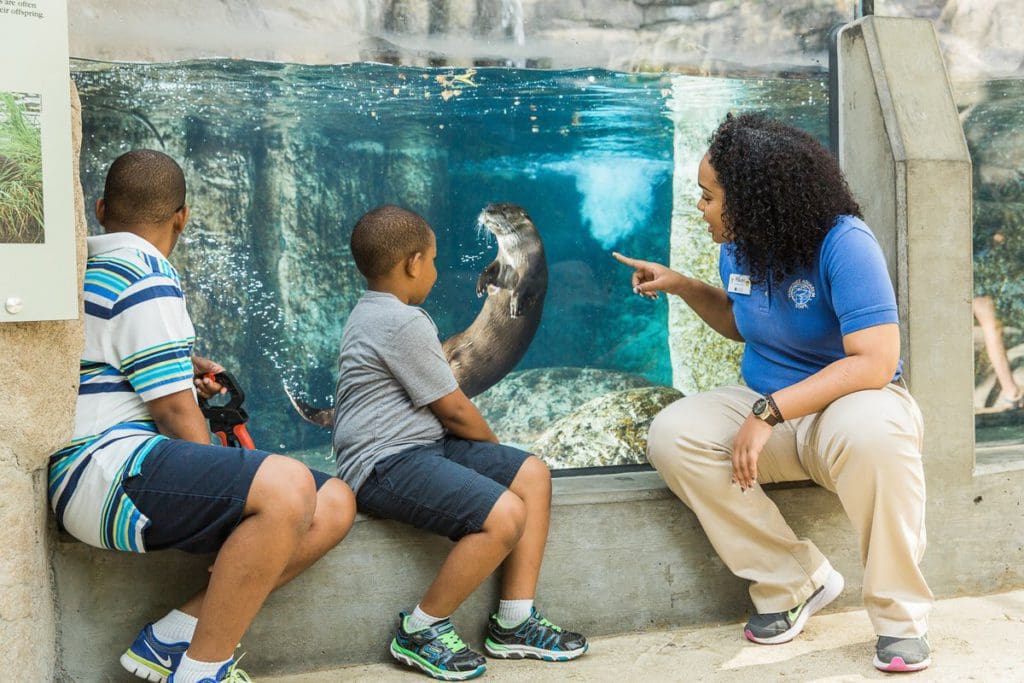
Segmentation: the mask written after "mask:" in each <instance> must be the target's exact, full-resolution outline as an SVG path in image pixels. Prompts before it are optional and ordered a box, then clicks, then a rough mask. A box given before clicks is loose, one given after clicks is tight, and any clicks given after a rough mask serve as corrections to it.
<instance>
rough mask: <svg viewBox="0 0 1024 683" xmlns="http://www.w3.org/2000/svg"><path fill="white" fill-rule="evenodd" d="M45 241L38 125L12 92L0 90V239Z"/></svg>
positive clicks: (2, 241) (40, 148) (22, 241)
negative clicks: (28, 115) (34, 123)
mask: <svg viewBox="0 0 1024 683" xmlns="http://www.w3.org/2000/svg"><path fill="white" fill-rule="evenodd" d="M42 241H43V158H42V145H41V140H40V134H39V128H38V127H37V126H35V125H33V124H32V123H31V122H30V121H29V120H28V118H27V117H26V115H25V110H24V107H23V106H22V105H21V104H19V103H18V101H17V100H16V99H15V98H14V96H13V95H11V94H10V93H0V243H12V242H16V243H40V242H42Z"/></svg>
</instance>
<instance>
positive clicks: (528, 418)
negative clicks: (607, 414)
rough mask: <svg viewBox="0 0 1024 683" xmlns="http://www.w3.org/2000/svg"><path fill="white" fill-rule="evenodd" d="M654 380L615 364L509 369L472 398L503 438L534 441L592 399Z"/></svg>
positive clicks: (505, 439)
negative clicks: (608, 366) (610, 367)
mask: <svg viewBox="0 0 1024 683" xmlns="http://www.w3.org/2000/svg"><path fill="white" fill-rule="evenodd" d="M649 386H650V382H648V381H647V380H645V379H644V378H643V377H639V376H637V375H630V374H628V373H624V372H614V371H612V370H599V369H596V368H568V367H563V368H536V369H533V370H522V371H519V372H513V373H510V374H509V375H508V376H507V377H505V379H503V380H502V381H501V382H499V383H498V384H496V385H495V386H493V387H491V388H490V389H488V390H487V391H485V392H484V393H482V394H480V395H479V396H477V397H476V398H475V399H473V402H474V403H475V404H476V405H477V407H478V408H479V409H480V412H481V414H483V416H484V419H486V420H487V422H488V424H490V425H491V428H492V429H494V431H495V433H496V434H497V435H498V438H499V439H501V440H502V441H503V442H507V443H515V444H520V445H522V446H529V445H530V444H532V443H533V442H534V441H535V440H536V439H537V438H538V437H539V436H540V435H541V434H542V433H543V432H544V431H545V430H546V429H548V428H549V427H550V426H551V425H552V424H554V423H555V422H556V421H558V420H559V419H561V418H563V417H566V416H568V415H569V414H570V413H572V412H573V411H575V410H577V409H578V408H579V407H580V406H582V405H583V404H584V403H586V402H587V401H590V400H592V399H594V398H598V397H600V396H604V395H605V394H608V393H610V392H618V391H622V390H624V389H635V388H639V387H649Z"/></svg>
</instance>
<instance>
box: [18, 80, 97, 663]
mask: <svg viewBox="0 0 1024 683" xmlns="http://www.w3.org/2000/svg"><path fill="white" fill-rule="evenodd" d="M81 113H82V111H81V105H80V104H79V101H78V93H77V92H76V91H75V89H74V85H72V86H71V115H72V131H73V133H72V135H73V140H71V141H69V142H71V144H72V150H73V153H74V188H75V205H76V207H77V211H76V219H75V226H74V229H75V231H76V235H77V242H78V256H79V258H78V261H79V263H80V264H81V263H82V262H83V261H84V259H85V231H86V228H85V214H84V211H83V205H82V188H81V184H80V183H79V182H78V154H79V151H80V150H81V143H82V133H81V131H82V119H81ZM53 229H58V228H53ZM68 229H70V226H68ZM0 248H2V247H0ZM78 279H79V290H81V279H82V267H81V266H79V272H78ZM79 301H81V298H79ZM79 305H81V303H80V304H79ZM82 343H83V338H82V319H81V315H79V319H78V320H72V321H58V322H30V323H6V324H3V325H0V491H2V492H3V495H0V642H2V643H3V644H4V648H3V655H2V656H0V681H51V680H54V678H55V676H54V671H55V666H56V618H55V603H54V589H53V580H52V578H51V571H50V557H51V540H52V538H51V536H52V533H51V526H50V525H49V524H48V519H49V518H48V506H47V502H46V461H47V456H48V455H49V454H50V453H52V452H53V451H54V450H56V449H57V448H59V447H60V446H61V445H63V444H64V443H65V442H67V440H68V439H69V438H70V436H71V429H72V423H73V419H74V410H75V398H76V396H77V392H78V359H79V357H80V356H81V352H82Z"/></svg>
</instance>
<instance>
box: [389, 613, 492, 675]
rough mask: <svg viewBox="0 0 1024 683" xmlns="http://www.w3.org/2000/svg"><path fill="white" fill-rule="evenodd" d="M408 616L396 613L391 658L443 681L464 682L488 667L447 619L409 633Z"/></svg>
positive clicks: (481, 656)
mask: <svg viewBox="0 0 1024 683" xmlns="http://www.w3.org/2000/svg"><path fill="white" fill-rule="evenodd" d="M408 617H409V615H408V613H406V612H402V613H401V614H399V615H398V629H397V631H396V632H395V637H394V639H392V641H391V648H390V649H391V656H392V657H394V658H395V659H397V660H398V661H400V662H402V663H403V664H408V665H409V666H411V667H414V668H416V669H419V670H420V671H422V672H423V673H425V674H427V675H428V676H431V677H432V678H438V679H440V680H442V681H465V680H467V679H470V678H476V677H477V676H479V675H480V674H482V673H483V672H484V671H486V670H487V666H486V660H485V659H484V658H483V655H481V654H480V653H478V652H474V651H473V650H470V649H469V647H468V646H467V645H466V644H465V643H464V642H462V638H459V634H458V633H456V632H455V627H454V626H452V622H451V620H450V619H442V620H441V621H439V622H437V623H435V624H433V625H432V626H428V627H427V628H425V629H422V630H420V631H413V632H412V633H410V632H408V631H406V630H405V623H406V622H405V620H406V619H407V618H408Z"/></svg>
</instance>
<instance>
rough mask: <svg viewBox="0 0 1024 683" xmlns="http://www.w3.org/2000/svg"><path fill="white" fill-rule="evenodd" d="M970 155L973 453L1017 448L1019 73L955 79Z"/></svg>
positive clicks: (1023, 369)
mask: <svg viewBox="0 0 1024 683" xmlns="http://www.w3.org/2000/svg"><path fill="white" fill-rule="evenodd" d="M956 90H957V98H958V100H959V102H960V104H961V109H962V113H961V118H962V119H963V122H964V133H965V135H966V137H967V144H968V146H969V148H970V151H971V158H972V161H973V163H974V312H975V330H974V332H975V334H974V338H975V391H974V407H975V436H976V440H977V443H978V447H979V450H978V460H979V462H983V461H985V460H987V459H993V458H995V459H999V458H1001V457H1003V456H1005V455H1008V454H1011V453H1012V454H1015V457H1018V458H1019V457H1020V456H1022V455H1024V410H1022V406H1024V400H1022V399H1021V395H1022V393H1024V391H1022V390H1024V79H1020V78H1018V79H999V80H988V81H978V82H963V83H957V84H956Z"/></svg>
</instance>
